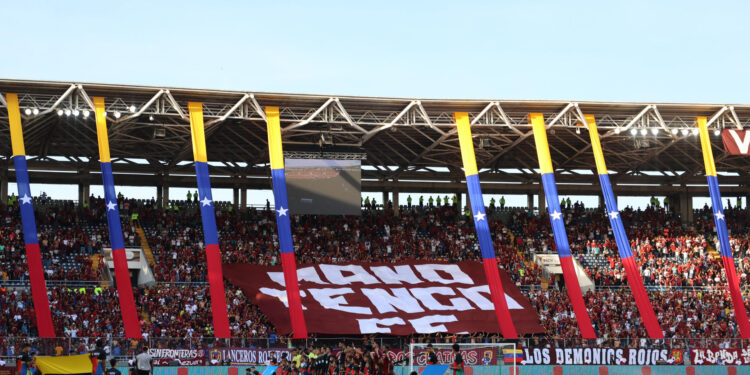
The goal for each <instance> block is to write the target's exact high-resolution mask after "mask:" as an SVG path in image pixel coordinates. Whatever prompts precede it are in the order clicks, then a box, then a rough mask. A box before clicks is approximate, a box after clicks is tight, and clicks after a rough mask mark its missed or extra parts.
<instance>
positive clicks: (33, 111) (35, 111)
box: [31, 108, 39, 116]
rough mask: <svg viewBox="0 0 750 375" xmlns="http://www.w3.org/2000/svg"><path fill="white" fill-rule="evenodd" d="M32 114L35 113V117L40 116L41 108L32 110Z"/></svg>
mask: <svg viewBox="0 0 750 375" xmlns="http://www.w3.org/2000/svg"><path fill="white" fill-rule="evenodd" d="M31 113H33V114H34V116H36V115H38V114H39V108H34V109H32V110H31Z"/></svg>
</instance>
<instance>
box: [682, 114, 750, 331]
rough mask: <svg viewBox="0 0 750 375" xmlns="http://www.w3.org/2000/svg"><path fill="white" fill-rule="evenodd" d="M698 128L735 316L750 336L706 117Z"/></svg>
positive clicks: (701, 119) (717, 233)
mask: <svg viewBox="0 0 750 375" xmlns="http://www.w3.org/2000/svg"><path fill="white" fill-rule="evenodd" d="M695 120H696V122H697V123H698V130H699V133H700V137H701V149H702V150H703V164H705V166H706V179H707V180H708V192H709V194H710V195H711V207H712V209H713V213H714V223H715V224H716V235H717V236H718V237H719V247H720V248H719V253H720V254H721V260H722V262H723V263H724V271H725V273H726V277H727V286H728V287H729V294H730V295H731V297H732V304H733V305H734V316H735V318H736V319H737V325H738V326H739V328H740V335H741V336H742V338H743V339H748V338H750V321H748V318H747V310H745V304H744V303H743V301H742V293H741V292H740V287H739V280H738V279H737V270H736V269H735V267H734V257H733V256H732V248H731V247H730V245H729V234H728V233H727V222H726V218H725V217H724V208H723V206H722V204H721V192H720V191H719V179H718V177H717V176H716V164H714V154H713V150H712V149H711V139H710V138H709V137H708V128H707V126H706V118H705V117H697V118H696V119H695Z"/></svg>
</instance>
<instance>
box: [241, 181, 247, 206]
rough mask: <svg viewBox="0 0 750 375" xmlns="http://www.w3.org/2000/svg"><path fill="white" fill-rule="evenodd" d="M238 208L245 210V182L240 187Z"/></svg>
mask: <svg viewBox="0 0 750 375" xmlns="http://www.w3.org/2000/svg"><path fill="white" fill-rule="evenodd" d="M240 210H241V211H245V210H247V187H246V185H245V184H243V186H242V187H240Z"/></svg>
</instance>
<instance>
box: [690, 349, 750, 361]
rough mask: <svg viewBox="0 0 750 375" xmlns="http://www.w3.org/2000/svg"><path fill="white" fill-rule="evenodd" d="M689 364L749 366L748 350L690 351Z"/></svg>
mask: <svg viewBox="0 0 750 375" xmlns="http://www.w3.org/2000/svg"><path fill="white" fill-rule="evenodd" d="M690 363H692V364H694V365H750V348H748V349H739V348H728V349H719V348H713V349H698V348H695V349H690Z"/></svg>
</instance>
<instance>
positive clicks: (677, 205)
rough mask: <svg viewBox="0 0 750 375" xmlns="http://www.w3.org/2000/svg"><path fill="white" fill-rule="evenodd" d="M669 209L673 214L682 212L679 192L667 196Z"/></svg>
mask: <svg viewBox="0 0 750 375" xmlns="http://www.w3.org/2000/svg"><path fill="white" fill-rule="evenodd" d="M669 206H670V207H669V210H670V211H671V212H674V213H675V214H681V213H682V206H683V205H682V198H681V197H680V194H672V195H670V196H669Z"/></svg>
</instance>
